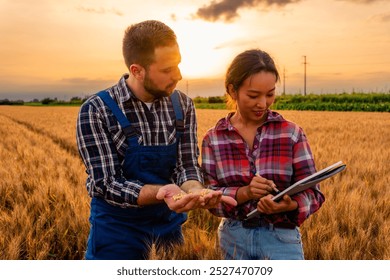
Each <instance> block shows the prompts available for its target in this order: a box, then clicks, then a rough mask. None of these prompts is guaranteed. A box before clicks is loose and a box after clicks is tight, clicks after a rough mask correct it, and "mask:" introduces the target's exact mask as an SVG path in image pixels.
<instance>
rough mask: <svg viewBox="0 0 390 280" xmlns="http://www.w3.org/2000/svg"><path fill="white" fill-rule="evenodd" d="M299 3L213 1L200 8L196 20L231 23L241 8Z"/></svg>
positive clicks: (239, 0)
mask: <svg viewBox="0 0 390 280" xmlns="http://www.w3.org/2000/svg"><path fill="white" fill-rule="evenodd" d="M299 1H301V0H222V1H220V2H216V1H215V0H213V1H212V2H211V3H210V4H209V5H206V6H203V7H202V8H199V9H198V11H197V12H196V15H195V18H201V19H204V20H207V21H218V20H224V21H226V22H231V21H233V20H234V19H236V18H237V17H239V14H238V10H239V9H241V8H251V7H256V6H259V5H262V6H265V7H270V6H279V7H283V6H285V5H288V4H290V3H296V2H299Z"/></svg>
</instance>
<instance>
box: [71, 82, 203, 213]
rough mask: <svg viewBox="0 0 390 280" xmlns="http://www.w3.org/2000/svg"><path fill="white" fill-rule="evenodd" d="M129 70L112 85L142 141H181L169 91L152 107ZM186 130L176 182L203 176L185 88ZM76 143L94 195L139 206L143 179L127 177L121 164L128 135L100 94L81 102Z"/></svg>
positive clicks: (182, 98)
mask: <svg viewBox="0 0 390 280" xmlns="http://www.w3.org/2000/svg"><path fill="white" fill-rule="evenodd" d="M127 78H128V75H124V76H122V78H121V79H120V80H119V82H118V84H116V85H114V86H113V87H111V88H109V89H108V91H109V93H110V95H111V97H113V99H114V100H115V101H116V102H117V103H118V105H119V108H120V109H121V110H122V111H123V112H124V113H125V114H126V116H127V118H128V119H129V121H130V123H131V125H132V126H133V127H134V128H135V130H136V131H137V134H138V135H139V139H138V142H139V143H140V145H161V146H164V145H169V144H172V143H174V142H176V138H175V133H176V127H175V113H174V110H173V106H172V103H171V101H170V98H169V97H165V98H161V99H158V100H155V101H154V102H153V104H152V106H151V108H150V109H148V107H147V106H146V105H145V104H144V103H143V102H142V101H140V100H139V99H138V98H137V97H136V96H135V95H134V94H132V93H131V91H130V89H129V88H128V87H127V85H126V79H127ZM179 95H180V103H181V106H182V110H183V115H184V128H185V131H184V133H183V135H182V137H181V140H180V143H179V145H178V159H177V164H176V168H175V172H174V175H173V177H172V180H173V182H175V183H176V184H177V185H179V186H180V185H181V184H182V183H184V182H185V181H187V180H197V181H200V182H203V178H202V173H201V170H200V167H199V164H198V157H199V148H198V141H197V137H196V131H197V126H196V115H195V107H194V104H193V102H192V100H191V99H190V98H189V97H187V96H186V95H185V94H183V93H181V92H180V94H179ZM76 133H77V145H78V149H79V152H80V155H81V157H82V159H83V161H84V164H85V166H86V172H87V174H88V177H87V181H86V186H87V190H88V193H89V195H90V196H91V197H102V198H104V199H105V200H106V201H107V202H109V203H110V204H112V205H116V206H120V207H123V208H125V207H137V198H138V196H139V193H140V190H141V188H142V186H143V185H144V183H143V182H140V181H137V180H131V178H128V179H126V178H124V176H123V172H122V167H121V164H122V163H123V161H124V156H125V152H126V148H127V147H128V145H127V141H126V138H125V135H124V134H123V131H122V129H121V127H120V125H119V123H118V122H117V120H116V118H115V117H114V115H113V114H112V112H111V110H110V109H108V107H107V106H106V105H105V104H104V103H103V101H102V100H101V99H100V98H99V97H97V96H96V95H94V96H92V97H90V98H89V99H88V100H87V101H86V102H85V103H84V104H83V105H82V107H81V108H80V112H79V116H78V119H77V131H76Z"/></svg>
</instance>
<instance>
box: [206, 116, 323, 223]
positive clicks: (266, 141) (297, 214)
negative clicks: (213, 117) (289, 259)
mask: <svg viewBox="0 0 390 280" xmlns="http://www.w3.org/2000/svg"><path fill="white" fill-rule="evenodd" d="M231 116H232V113H230V114H229V115H228V116H227V117H226V118H223V119H221V120H219V121H218V122H217V124H216V126H215V127H214V128H212V129H210V130H209V131H208V132H207V133H206V135H205V137H204V139H203V143H202V168H203V169H204V173H205V183H206V185H207V186H208V187H209V188H211V189H217V190H222V191H223V193H224V195H228V196H231V197H233V198H235V197H236V193H237V190H238V189H239V188H240V187H242V186H246V185H249V183H250V182H251V180H252V178H253V176H254V174H256V172H258V173H259V174H260V175H261V176H262V177H264V178H267V179H269V180H273V181H274V183H275V184H276V186H277V187H278V189H279V190H280V191H282V190H284V189H286V188H287V187H289V186H290V185H291V184H293V183H294V182H297V181H299V180H301V179H303V178H305V177H307V176H308V175H310V174H313V173H314V172H316V169H315V165H314V160H313V156H312V153H311V150H310V147H309V144H308V142H307V140H306V136H305V134H304V132H303V131H302V129H301V128H300V127H299V126H297V125H296V124H294V123H292V122H289V121H286V120H285V119H283V117H282V116H281V115H280V114H278V113H276V112H273V111H268V117H267V121H266V122H265V123H264V124H263V125H262V126H260V127H259V128H258V129H257V135H256V137H255V140H254V144H253V149H252V150H250V149H249V147H248V145H247V144H246V143H245V141H244V140H243V138H242V137H241V136H240V135H239V133H238V132H237V130H236V129H235V128H234V127H233V126H232V124H231V123H230V117H231ZM292 199H294V200H295V201H297V203H298V209H297V210H295V211H291V212H285V213H279V214H272V215H265V216H264V217H265V220H266V221H268V222H270V223H277V222H291V223H294V224H295V225H298V226H299V225H301V224H302V222H303V221H304V220H305V219H307V218H308V217H309V215H311V214H312V213H314V212H316V211H317V210H318V209H319V208H320V207H321V205H322V203H323V202H324V196H323V194H322V193H321V192H320V189H319V186H318V185H317V186H316V187H315V188H311V189H308V190H306V191H304V192H302V193H299V194H296V195H294V196H292ZM256 205H257V201H256V200H250V201H247V202H245V203H243V204H240V205H238V206H236V207H232V206H228V205H226V204H220V206H219V207H218V208H216V209H211V210H210V211H211V212H212V213H213V214H214V215H217V216H221V217H227V218H232V219H237V220H243V219H245V217H246V215H247V214H248V213H249V212H251V211H252V210H254V209H256Z"/></svg>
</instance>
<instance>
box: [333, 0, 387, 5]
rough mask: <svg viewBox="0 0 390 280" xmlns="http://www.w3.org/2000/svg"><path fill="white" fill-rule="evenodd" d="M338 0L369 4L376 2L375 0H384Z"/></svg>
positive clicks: (377, 0) (378, 0)
mask: <svg viewBox="0 0 390 280" xmlns="http://www.w3.org/2000/svg"><path fill="white" fill-rule="evenodd" d="M336 1H343V2H352V3H362V4H369V3H374V2H380V1H383V0H336Z"/></svg>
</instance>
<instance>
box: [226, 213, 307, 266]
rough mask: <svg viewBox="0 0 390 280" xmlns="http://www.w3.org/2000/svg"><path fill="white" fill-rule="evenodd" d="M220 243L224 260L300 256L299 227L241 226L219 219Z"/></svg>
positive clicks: (301, 252)
mask: <svg viewBox="0 0 390 280" xmlns="http://www.w3.org/2000/svg"><path fill="white" fill-rule="evenodd" d="M218 237H219V244H220V246H221V249H222V252H223V254H224V257H225V259H227V260H303V259H304V254H303V248H302V240H301V234H300V232H299V228H298V227H296V228H295V229H284V228H274V227H273V226H272V225H270V226H268V227H256V228H244V227H243V226H242V223H241V222H240V221H237V220H232V219H222V221H221V223H220V225H219V228H218Z"/></svg>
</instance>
